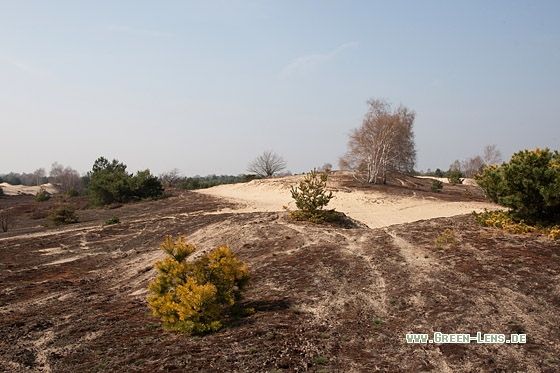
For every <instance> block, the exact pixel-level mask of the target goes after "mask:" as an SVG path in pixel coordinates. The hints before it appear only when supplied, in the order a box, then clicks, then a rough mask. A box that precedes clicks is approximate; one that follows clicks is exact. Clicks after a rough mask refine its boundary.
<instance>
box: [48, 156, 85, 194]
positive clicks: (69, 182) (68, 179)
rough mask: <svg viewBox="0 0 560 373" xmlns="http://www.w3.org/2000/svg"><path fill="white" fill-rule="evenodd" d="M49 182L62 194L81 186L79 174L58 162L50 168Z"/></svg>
mask: <svg viewBox="0 0 560 373" xmlns="http://www.w3.org/2000/svg"><path fill="white" fill-rule="evenodd" d="M49 182H51V183H52V184H55V185H58V186H59V187H60V188H61V189H62V191H64V192H68V191H69V190H70V189H71V188H74V189H78V188H80V187H81V186H82V178H81V176H80V173H79V172H78V171H76V170H74V169H73V168H72V167H70V166H68V167H64V166H63V165H61V164H59V163H58V162H54V163H53V164H52V166H51V172H50V174H49Z"/></svg>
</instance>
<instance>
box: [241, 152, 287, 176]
mask: <svg viewBox="0 0 560 373" xmlns="http://www.w3.org/2000/svg"><path fill="white" fill-rule="evenodd" d="M285 168H286V161H285V160H284V158H282V157H281V156H279V155H278V154H275V153H273V152H272V151H270V150H266V151H264V152H263V153H262V154H261V155H259V156H258V157H257V159H255V160H254V161H253V162H251V164H250V165H249V167H247V171H249V172H252V173H255V174H257V175H259V176H262V177H271V176H273V175H274V174H276V173H278V172H280V171H282V170H284V169H285Z"/></svg>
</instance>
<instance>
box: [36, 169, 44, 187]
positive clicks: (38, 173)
mask: <svg viewBox="0 0 560 373" xmlns="http://www.w3.org/2000/svg"><path fill="white" fill-rule="evenodd" d="M45 176H47V172H46V171H45V169H44V168H38V169H36V170H35V171H34V172H33V177H34V179H35V183H36V184H37V186H39V185H41V184H43V178H44V177H45Z"/></svg>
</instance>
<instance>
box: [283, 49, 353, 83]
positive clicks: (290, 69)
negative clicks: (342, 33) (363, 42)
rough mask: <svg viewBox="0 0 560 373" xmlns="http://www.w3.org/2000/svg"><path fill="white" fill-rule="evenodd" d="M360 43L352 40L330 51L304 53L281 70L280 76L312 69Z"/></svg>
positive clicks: (284, 76)
mask: <svg viewBox="0 0 560 373" xmlns="http://www.w3.org/2000/svg"><path fill="white" fill-rule="evenodd" d="M358 45H359V43H358V42H356V41H352V42H350V43H345V44H342V45H340V46H338V47H336V48H335V49H333V50H332V51H330V52H328V53H318V54H308V55H304V56H300V57H297V58H294V59H293V60H292V61H291V62H290V63H289V64H288V65H287V66H286V67H285V68H284V69H283V70H282V71H281V72H280V76H281V77H283V78H286V77H288V76H291V75H293V74H295V73H301V72H307V71H309V70H311V69H312V68H314V67H315V66H318V65H320V64H323V63H325V62H327V61H329V60H331V59H333V58H334V57H336V56H337V55H339V54H340V53H342V52H343V51H344V50H345V49H349V48H354V47H356V46H358Z"/></svg>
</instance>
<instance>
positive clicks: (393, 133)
mask: <svg viewBox="0 0 560 373" xmlns="http://www.w3.org/2000/svg"><path fill="white" fill-rule="evenodd" d="M367 103H368V105H369V110H368V112H367V114H366V115H365V118H364V121H363V124H362V126H361V127H360V128H356V129H353V130H352V131H351V132H350V135H349V141H348V151H347V152H346V154H345V155H344V156H342V157H341V158H340V159H339V167H340V168H341V169H343V170H350V171H353V172H354V175H355V177H356V178H357V179H359V180H361V181H364V182H367V183H373V184H377V183H378V181H379V177H380V176H381V181H382V183H383V184H385V183H386V181H387V172H388V171H389V170H394V171H397V172H410V171H412V170H413V168H414V165H415V163H416V149H415V145H414V132H413V130H412V126H413V124H414V118H415V113H414V111H411V110H409V109H408V108H407V107H406V106H402V105H401V106H399V107H398V108H397V109H396V110H394V111H393V110H392V108H391V105H390V104H389V103H388V102H386V101H384V100H369V101H368V102H367Z"/></svg>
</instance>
